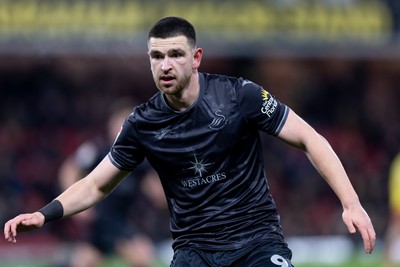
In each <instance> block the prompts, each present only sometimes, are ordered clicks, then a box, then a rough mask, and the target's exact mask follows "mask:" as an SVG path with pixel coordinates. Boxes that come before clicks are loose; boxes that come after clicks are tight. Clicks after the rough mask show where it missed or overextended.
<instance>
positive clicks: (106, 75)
mask: <svg viewBox="0 0 400 267" xmlns="http://www.w3.org/2000/svg"><path fill="white" fill-rule="evenodd" d="M168 15H178V16H182V17H184V18H186V19H188V20H189V21H191V22H192V23H193V24H194V26H195V27H196V29H197V32H198V46H200V47H202V48H203V49H204V57H203V61H202V65H201V68H200V70H201V71H203V72H216V73H221V74H227V75H233V76H242V77H245V78H246V79H250V80H253V81H254V82H256V83H258V84H260V85H263V86H264V88H266V89H267V90H268V91H269V92H270V93H272V94H274V95H275V96H276V97H277V98H278V99H280V100H281V101H282V102H284V103H286V104H287V105H289V106H290V107H291V108H292V109H293V110H294V111H296V112H297V113H298V114H299V115H301V116H302V117H303V118H304V119H305V120H307V121H308V122H309V123H310V124H311V125H312V126H314V127H315V128H316V129H317V130H318V131H319V132H321V133H322V134H323V135H324V136H325V137H326V138H327V139H328V141H329V142H330V143H331V144H332V146H333V148H334V149H335V151H336V152H337V154H338V155H339V157H340V158H341V160H342V162H343V164H344V165H345V168H346V169H347V171H348V174H349V176H350V178H351V181H352V183H353V185H354V186H355V188H356V191H357V192H358V194H359V197H360V199H361V202H362V203H363V205H364V207H365V208H366V210H367V211H368V213H369V214H370V216H371V218H372V220H373V222H374V225H375V228H376V231H377V234H378V242H377V249H376V252H375V253H374V254H373V255H368V256H366V255H364V254H363V253H362V243H361V238H360V236H359V235H356V236H354V237H353V236H350V235H348V234H347V229H346V228H345V226H344V224H343V223H342V220H341V211H342V209H341V206H340V203H339V202H338V200H337V198H336V196H335V195H334V194H333V193H332V191H331V190H330V188H329V187H328V186H327V185H326V184H325V182H324V181H323V179H322V178H320V176H319V175H318V173H316V171H315V170H314V169H313V167H312V165H311V164H310V162H309V161H308V159H307V158H306V156H305V155H304V154H303V153H302V152H300V151H297V150H295V149H292V148H289V147H287V145H285V144H282V143H281V142H279V141H277V140H275V139H273V138H271V137H268V136H263V142H264V149H265V163H266V172H267V176H268V177H269V183H270V186H271V191H272V193H273V196H274V197H275V200H276V202H277V206H278V209H279V211H280V213H281V219H282V224H283V227H284V232H285V234H286V236H287V238H288V241H289V243H290V244H291V247H292V249H293V250H294V258H293V262H294V264H295V265H296V266H303V265H304V266H325V265H328V266H380V265H379V264H380V262H381V261H382V258H383V254H384V253H383V252H384V250H385V234H386V230H387V227H388V224H389V218H390V209H389V207H388V170H389V166H390V164H391V162H392V160H393V158H394V157H395V155H396V154H397V153H398V152H399V150H400V144H399V140H400V120H399V114H400V89H399V88H398V87H399V84H400V39H399V37H400V35H399V34H400V3H399V2H398V1H397V0H386V1H383V0H382V1H378V0H376V1H374V0H365V1H357V0H321V1H306V0H297V1H296V0H279V1H278V0H276V1H273V0H269V1H268V0H264V1H261V0H258V1H257V0H249V1H233V0H232V1H216V0H214V1H213V0H204V1H184V0H180V1H178V0H176V1H166V0H164V1H156V0H153V1H142V0H125V1H124V0H116V1H103V0H96V1H94V0H93V1H75V0H56V1H54V0H0V222H1V224H4V223H5V221H7V220H8V219H10V218H11V217H13V216H15V215H17V214H19V213H21V212H31V211H33V210H37V209H39V208H41V207H42V206H43V205H45V204H46V203H47V202H49V201H50V200H52V199H53V198H54V197H55V196H57V195H58V194H59V193H60V191H61V186H60V181H59V172H60V168H61V166H62V164H63V162H64V161H65V160H66V159H67V158H68V157H70V156H71V155H73V154H74V153H75V150H76V149H78V147H79V146H80V145H81V144H82V143H84V142H85V141H87V140H88V139H91V138H94V137H95V136H98V135H100V134H101V133H105V132H106V130H107V129H106V127H107V117H108V115H109V107H110V106H111V105H112V103H114V102H115V101H116V100H118V99H121V98H129V99H130V100H132V99H133V101H134V102H137V103H140V102H143V101H146V100H147V99H148V98H149V97H151V96H152V95H153V94H154V93H156V92H157V89H156V87H155V86H154V84H153V80H152V77H151V72H150V65H149V62H148V58H147V54H146V52H147V47H146V38H147V30H148V29H149V27H150V26H151V25H152V24H153V23H154V22H155V21H156V20H158V19H159V18H161V17H163V16H168ZM147 186H149V184H147ZM143 188H146V186H143ZM147 188H148V187H147ZM144 191H146V190H144ZM142 193H143V194H144V195H146V193H145V192H142ZM150 198H151V197H150ZM161 198H162V197H161ZM150 201H151V200H150ZM146 203H147V202H146V201H137V202H136V204H134V205H133V206H134V207H135V209H136V210H140V211H143V210H145V209H146V207H147V206H146V205H150V204H148V203H147V204H146ZM115 209H118V207H115ZM130 214H132V217H131V218H130V219H129V220H130V221H132V224H135V225H136V226H137V227H139V228H140V227H143V228H146V227H147V226H149V225H151V224H154V225H157V226H155V227H153V228H151V227H148V229H147V228H146V229H145V230H144V231H145V232H146V233H147V234H148V235H149V236H150V237H151V239H152V240H153V241H154V243H155V244H156V246H157V247H159V244H161V243H162V242H165V241H166V240H167V239H168V238H166V237H165V231H164V232H162V233H158V232H157V233H155V232H154V231H155V230H154V229H160V227H161V228H163V227H164V228H165V227H166V228H168V224H169V222H168V219H167V217H162V218H165V219H163V220H160V218H161V217H157V216H152V215H151V214H150V215H148V216H143V218H139V217H140V216H137V215H138V212H136V213H135V212H133V211H131V213H130ZM135 215H136V216H135ZM140 219H142V221H140ZM160 225H162V226H160ZM160 232H161V231H160ZM84 233H85V227H82V226H81V225H79V224H77V223H76V222H74V221H73V220H71V218H69V219H65V220H63V221H62V222H57V223H51V224H48V225H46V227H44V228H43V229H41V230H40V231H34V232H30V233H24V234H20V236H19V240H18V243H17V244H15V245H14V244H13V245H10V244H6V243H5V242H4V241H3V240H2V239H1V241H0V266H1V267H3V266H68V261H69V258H70V257H72V256H71V255H72V251H73V246H74V243H75V241H76V239H77V238H78V237H79V238H80V237H81V236H82V235H84ZM167 243H168V241H167ZM163 244H164V243H163ZM397 249H399V250H397V251H398V253H399V254H400V247H397ZM157 251H161V252H160V253H157V262H156V263H153V266H166V264H168V263H169V260H170V258H169V257H170V251H168V249H165V247H163V249H157ZM125 264H126V263H125V262H124V261H123V260H122V259H121V257H119V256H117V255H116V254H113V253H111V254H108V255H107V256H106V260H105V261H104V262H103V263H102V266H127V265H125ZM313 264H314V265H313ZM346 264H347V265H346Z"/></svg>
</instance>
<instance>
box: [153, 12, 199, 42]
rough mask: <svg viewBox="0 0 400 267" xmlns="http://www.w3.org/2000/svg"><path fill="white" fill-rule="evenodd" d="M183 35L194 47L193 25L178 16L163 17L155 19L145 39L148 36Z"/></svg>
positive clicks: (194, 33)
mask: <svg viewBox="0 0 400 267" xmlns="http://www.w3.org/2000/svg"><path fill="white" fill-rule="evenodd" d="M180 35H183V36H185V37H186V38H187V39H188V42H189V44H190V46H192V47H196V31H195V29H194V27H193V25H192V24H191V23H190V22H188V21H187V20H185V19H183V18H180V17H173V16H170V17H165V18H162V19H160V20H159V21H157V22H156V23H155V24H154V26H153V27H152V28H151V29H150V31H149V35H148V38H147V40H150V38H152V37H153V38H162V39H165V38H170V37H176V36H180Z"/></svg>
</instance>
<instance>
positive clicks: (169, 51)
mask: <svg viewBox="0 0 400 267" xmlns="http://www.w3.org/2000/svg"><path fill="white" fill-rule="evenodd" d="M174 53H180V54H186V52H185V50H183V49H180V48H174V49H170V50H168V51H167V52H166V53H165V54H167V55H168V54H174ZM149 54H150V55H164V53H163V52H161V51H160V50H150V51H149Z"/></svg>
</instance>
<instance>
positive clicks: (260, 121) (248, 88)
mask: <svg viewBox="0 0 400 267" xmlns="http://www.w3.org/2000/svg"><path fill="white" fill-rule="evenodd" d="M237 97H238V102H239V107H240V110H241V113H242V116H243V117H244V118H245V119H246V120H247V121H248V122H249V123H250V124H253V125H255V126H256V127H257V129H259V130H260V131H263V132H266V133H268V134H271V135H278V134H279V132H280V130H281V129H282V127H283V125H284V123H285V121H286V119H287V115H288V111H289V109H288V107H287V106H286V105H285V104H283V103H281V102H280V101H278V100H277V99H276V98H275V97H274V96H273V95H271V94H270V93H269V92H268V91H267V90H265V89H264V88H262V87H261V86H259V85H257V84H255V83H253V82H251V81H248V80H243V82H242V84H241V86H240V88H239V89H238V91H237Z"/></svg>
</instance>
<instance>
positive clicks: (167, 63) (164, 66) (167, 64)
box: [161, 57, 172, 71]
mask: <svg viewBox="0 0 400 267" xmlns="http://www.w3.org/2000/svg"><path fill="white" fill-rule="evenodd" d="M171 67H172V66H171V63H170V60H169V58H168V57H164V59H163V60H162V62H161V70H162V71H168V70H170V69H171Z"/></svg>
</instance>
